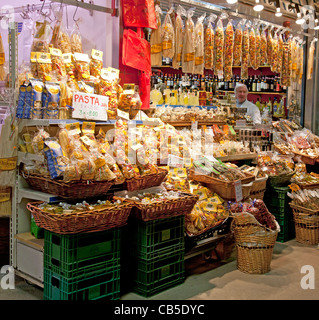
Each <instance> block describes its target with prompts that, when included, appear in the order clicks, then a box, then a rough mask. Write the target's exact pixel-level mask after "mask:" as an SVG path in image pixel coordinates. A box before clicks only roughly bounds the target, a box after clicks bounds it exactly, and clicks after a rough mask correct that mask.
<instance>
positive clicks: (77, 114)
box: [72, 92, 109, 121]
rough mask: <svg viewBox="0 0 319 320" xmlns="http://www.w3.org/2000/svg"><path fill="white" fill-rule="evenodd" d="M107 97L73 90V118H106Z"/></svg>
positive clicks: (103, 119)
mask: <svg viewBox="0 0 319 320" xmlns="http://www.w3.org/2000/svg"><path fill="white" fill-rule="evenodd" d="M108 106H109V97H106V96H101V95H97V94H89V93H83V92H75V93H74V95H73V105H72V107H73V108H74V110H73V112H72V117H73V118H78V119H87V120H102V121H106V120H107V109H108Z"/></svg>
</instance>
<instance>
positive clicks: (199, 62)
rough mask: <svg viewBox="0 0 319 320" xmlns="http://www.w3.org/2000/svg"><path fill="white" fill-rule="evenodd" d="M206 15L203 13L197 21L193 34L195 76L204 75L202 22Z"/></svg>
mask: <svg viewBox="0 0 319 320" xmlns="http://www.w3.org/2000/svg"><path fill="white" fill-rule="evenodd" d="M205 16H206V14H205V13H204V14H203V15H202V16H200V17H199V18H198V19H197V22H196V26H195V32H194V42H195V66H194V73H195V74H201V75H203V74H204V25H203V21H204V19H205Z"/></svg>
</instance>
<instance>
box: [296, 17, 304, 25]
mask: <svg viewBox="0 0 319 320" xmlns="http://www.w3.org/2000/svg"><path fill="white" fill-rule="evenodd" d="M305 22H306V20H305V19H304V18H300V19H297V20H296V23H297V24H304V23H305Z"/></svg>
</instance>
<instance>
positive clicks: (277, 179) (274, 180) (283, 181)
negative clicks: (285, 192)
mask: <svg viewBox="0 0 319 320" xmlns="http://www.w3.org/2000/svg"><path fill="white" fill-rule="evenodd" d="M294 174H295V171H294V172H292V173H289V174H280V175H278V176H269V177H268V183H269V185H270V186H271V187H281V186H287V185H288V184H289V182H290V179H291V178H292V176H293V175H294Z"/></svg>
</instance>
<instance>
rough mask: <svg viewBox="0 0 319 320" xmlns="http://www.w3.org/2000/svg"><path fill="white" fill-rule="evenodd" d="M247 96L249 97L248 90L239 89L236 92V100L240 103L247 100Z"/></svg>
mask: <svg viewBox="0 0 319 320" xmlns="http://www.w3.org/2000/svg"><path fill="white" fill-rule="evenodd" d="M247 95H248V91H247V89H246V88H244V87H243V88H238V89H237V90H236V95H235V97H236V99H237V100H238V102H239V103H243V102H245V101H246V100H247Z"/></svg>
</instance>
